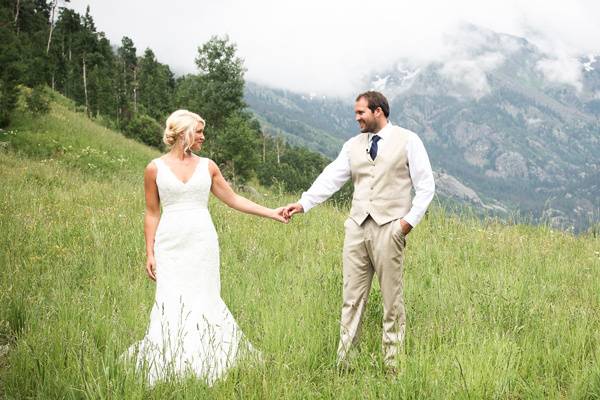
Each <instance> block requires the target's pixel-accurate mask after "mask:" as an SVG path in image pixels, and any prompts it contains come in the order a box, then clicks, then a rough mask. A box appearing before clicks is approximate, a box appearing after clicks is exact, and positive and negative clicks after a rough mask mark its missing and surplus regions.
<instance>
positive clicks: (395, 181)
mask: <svg viewBox="0 0 600 400" xmlns="http://www.w3.org/2000/svg"><path fill="white" fill-rule="evenodd" d="M384 141H385V143H383V142H384ZM407 141H408V132H407V131H406V130H405V129H402V128H400V127H397V126H394V127H392V128H391V129H390V130H389V131H387V133H386V136H385V138H384V139H381V141H380V142H379V143H380V144H382V145H383V146H380V150H379V151H378V153H377V157H375V161H373V160H371V156H370V155H369V153H368V152H367V149H368V148H369V137H368V135H367V134H366V133H361V134H360V135H358V136H356V138H355V140H352V141H351V143H350V170H351V172H352V183H353V184H354V196H353V198H352V208H351V209H350V218H352V219H353V220H354V221H355V222H356V223H357V224H359V225H361V224H362V223H363V222H364V221H365V219H366V218H367V217H368V216H369V215H370V216H371V218H373V220H375V222H376V223H377V225H383V224H386V223H388V222H390V221H393V220H395V219H398V218H402V217H404V216H405V215H406V214H408V212H409V210H410V208H411V206H412V199H411V188H412V180H411V179H410V173H409V170H408V158H407V155H406V144H407Z"/></svg>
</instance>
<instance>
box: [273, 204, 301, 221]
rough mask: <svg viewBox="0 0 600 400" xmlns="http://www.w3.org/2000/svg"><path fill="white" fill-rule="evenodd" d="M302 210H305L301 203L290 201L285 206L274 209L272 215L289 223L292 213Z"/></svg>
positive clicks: (277, 219) (275, 218) (276, 219)
mask: <svg viewBox="0 0 600 400" xmlns="http://www.w3.org/2000/svg"><path fill="white" fill-rule="evenodd" d="M301 212H304V209H303V208H302V205H301V204H300V203H290V204H288V205H287V206H285V207H279V208H276V209H274V210H272V215H271V216H270V217H271V218H272V219H274V220H275V221H279V222H281V223H284V224H287V223H288V222H290V220H291V219H292V215H294V214H296V213H301Z"/></svg>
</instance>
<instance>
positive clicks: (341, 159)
mask: <svg viewBox="0 0 600 400" xmlns="http://www.w3.org/2000/svg"><path fill="white" fill-rule="evenodd" d="M350 140H352V139H350ZM349 142H350V141H347V142H346V143H344V145H343V146H342V150H341V151H340V154H339V155H338V156H337V158H336V159H335V160H333V161H332V162H331V163H330V164H329V165H328V166H327V167H325V169H324V170H323V172H321V174H320V175H319V176H318V177H317V179H315V181H314V182H313V184H312V186H311V187H310V188H309V189H308V190H307V191H306V192H304V193H302V197H301V198H300V200H299V201H298V202H299V203H300V204H301V205H302V208H303V209H304V212H308V210H310V209H311V208H313V207H314V206H316V205H318V204H321V203H322V202H324V201H325V200H327V199H328V198H329V197H331V196H332V195H333V194H334V193H335V192H337V191H338V190H340V188H341V187H342V186H344V183H346V182H347V181H348V180H349V179H350V177H351V172H350V156H349V154H348V148H349V147H348V143H349Z"/></svg>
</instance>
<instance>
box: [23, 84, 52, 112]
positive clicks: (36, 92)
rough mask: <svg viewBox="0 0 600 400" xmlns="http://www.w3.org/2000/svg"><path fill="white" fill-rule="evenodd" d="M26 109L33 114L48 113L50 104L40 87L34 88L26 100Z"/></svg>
mask: <svg viewBox="0 0 600 400" xmlns="http://www.w3.org/2000/svg"><path fill="white" fill-rule="evenodd" d="M26 102H27V108H28V109H29V111H31V112H32V113H34V114H47V113H48V111H50V103H49V102H48V98H47V97H46V94H45V93H44V89H43V88H42V87H41V86H36V87H34V88H33V89H32V90H31V93H29V95H27V98H26Z"/></svg>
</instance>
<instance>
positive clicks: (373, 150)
mask: <svg viewBox="0 0 600 400" xmlns="http://www.w3.org/2000/svg"><path fill="white" fill-rule="evenodd" d="M380 139H381V136H379V135H373V139H371V140H372V142H371V150H369V155H370V156H371V160H373V161H375V157H377V142H379V140H380Z"/></svg>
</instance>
